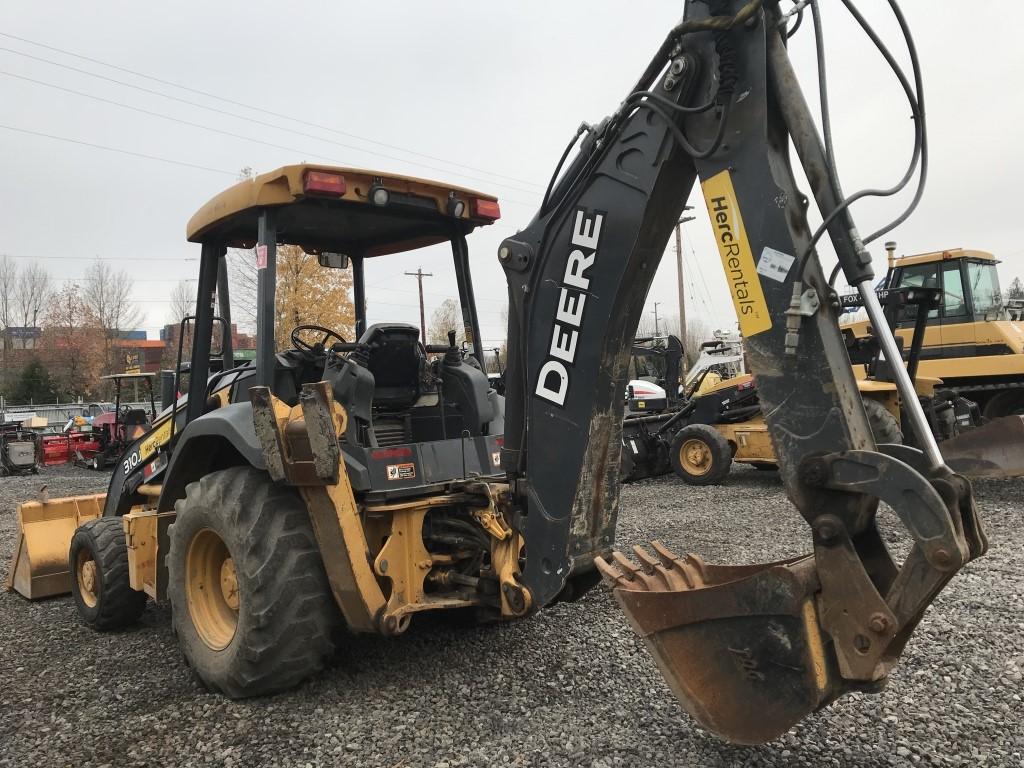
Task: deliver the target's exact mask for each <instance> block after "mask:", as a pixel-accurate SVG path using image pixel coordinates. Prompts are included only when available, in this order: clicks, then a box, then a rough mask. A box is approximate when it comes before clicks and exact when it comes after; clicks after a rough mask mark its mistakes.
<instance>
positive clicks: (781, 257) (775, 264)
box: [757, 246, 796, 283]
mask: <svg viewBox="0 0 1024 768" xmlns="http://www.w3.org/2000/svg"><path fill="white" fill-rule="evenodd" d="M794 261H796V257H794V256H790V255H789V254H788V253H783V252H782V251H776V250H775V249H774V248H769V247H768V246H765V248H764V250H763V251H761V258H760V260H759V261H758V262H757V274H759V275H764V276H765V277H767V278H770V279H772V280H774V281H775V282H777V283H784V282H786V276H787V275H789V268H790V267H792V266H793V262H794Z"/></svg>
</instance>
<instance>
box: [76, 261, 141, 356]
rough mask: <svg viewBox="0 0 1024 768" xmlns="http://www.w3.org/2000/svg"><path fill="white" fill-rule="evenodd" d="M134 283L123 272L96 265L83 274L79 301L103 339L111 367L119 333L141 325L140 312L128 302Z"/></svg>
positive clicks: (99, 262) (98, 263)
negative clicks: (80, 300) (83, 305)
mask: <svg viewBox="0 0 1024 768" xmlns="http://www.w3.org/2000/svg"><path fill="white" fill-rule="evenodd" d="M134 287H135V283H134V282H133V281H132V279H131V277H130V276H129V275H128V273H127V272H125V271H124V270H117V271H115V270H114V269H113V268H111V267H110V266H108V265H107V264H104V263H103V262H102V261H97V262H96V263H95V264H93V265H92V266H91V267H89V269H88V270H86V273H85V287H84V288H83V290H82V301H83V303H84V304H85V308H86V311H87V312H88V315H89V318H90V320H91V322H92V324H93V325H94V326H95V327H97V328H98V329H99V330H100V332H101V333H102V335H103V345H104V359H105V360H106V364H107V366H108V367H109V366H111V364H112V363H113V360H112V359H111V352H112V350H113V348H114V342H115V341H116V340H117V337H118V333H119V332H120V331H124V330H129V329H131V328H132V327H134V326H136V325H138V324H139V323H141V322H142V317H143V316H142V312H140V311H139V308H138V307H137V306H135V304H134V303H133V302H132V298H131V295H132V289H133V288H134Z"/></svg>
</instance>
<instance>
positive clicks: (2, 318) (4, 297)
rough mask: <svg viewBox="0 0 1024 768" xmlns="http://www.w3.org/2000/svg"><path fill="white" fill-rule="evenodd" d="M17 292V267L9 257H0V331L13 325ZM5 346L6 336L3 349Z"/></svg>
mask: <svg viewBox="0 0 1024 768" xmlns="http://www.w3.org/2000/svg"><path fill="white" fill-rule="evenodd" d="M17 290H18V265H17V264H16V263H15V261H14V259H12V258H11V257H10V256H0V330H2V331H6V330H7V329H8V328H9V327H10V326H12V325H14V304H15V300H14V297H15V294H16V293H17ZM6 346H7V334H6V333H5V334H4V337H3V347H4V348H6Z"/></svg>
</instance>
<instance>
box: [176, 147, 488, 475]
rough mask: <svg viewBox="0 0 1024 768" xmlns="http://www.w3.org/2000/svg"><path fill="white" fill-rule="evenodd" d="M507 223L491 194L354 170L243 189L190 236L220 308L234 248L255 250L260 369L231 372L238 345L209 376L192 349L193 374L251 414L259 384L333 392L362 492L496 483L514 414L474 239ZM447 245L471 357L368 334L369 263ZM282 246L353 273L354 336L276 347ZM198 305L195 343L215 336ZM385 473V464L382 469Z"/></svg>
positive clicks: (285, 176) (306, 336)
mask: <svg viewBox="0 0 1024 768" xmlns="http://www.w3.org/2000/svg"><path fill="white" fill-rule="evenodd" d="M499 216H500V210H499V207H498V203H497V200H496V199H495V198H493V197H491V196H488V195H483V194H481V193H479V192H474V191H472V190H467V189H463V188H460V187H452V186H447V185H440V184H436V183H434V182H428V181H424V180H421V179H413V178H409V177H403V176H380V175H378V174H376V173H373V172H368V171H360V170H356V169H350V168H334V167H328V166H319V165H315V166H314V165H305V164H303V165H294V166H286V167H284V168H280V169H278V170H276V171H273V172H271V173H267V174H263V175H261V176H257V177H255V178H253V179H249V180H246V181H243V182H241V183H239V184H237V185H235V186H234V187H231V188H230V189H228V190H226V191H224V192H222V193H221V194H219V195H217V196H216V197H214V198H213V199H212V200H211V201H210V202H208V203H207V204H206V205H205V206H203V208H201V209H200V210H199V211H198V212H197V213H196V215H195V216H193V218H192V220H191V221H190V222H189V225H188V237H189V239H190V240H192V241H198V242H201V243H202V244H203V264H204V265H206V266H205V269H206V272H207V273H208V274H213V275H216V285H217V288H218V294H219V298H221V299H223V295H222V294H224V293H226V270H225V269H224V267H223V254H224V252H225V250H226V248H228V247H235V248H254V247H255V253H256V259H257V266H258V274H259V280H260V283H259V285H260V287H259V290H258V299H257V314H258V324H257V325H258V327H257V344H258V349H257V355H256V361H255V363H250V364H248V365H247V366H246V367H244V368H242V369H236V370H231V362H230V361H229V353H230V343H228V344H227V347H228V349H227V350H226V351H225V352H224V354H223V355H222V357H223V362H218V363H217V364H216V365H210V366H209V367H208V368H207V370H206V371H205V372H204V371H202V370H201V368H202V366H203V361H204V359H206V360H208V359H209V349H207V350H205V351H204V350H202V349H199V350H196V349H195V348H194V350H193V361H192V367H193V369H195V368H196V367H198V368H199V369H200V370H193V371H192V381H194V382H195V381H200V380H203V379H205V378H206V374H207V373H209V372H211V371H215V375H214V379H221V380H222V377H224V376H231V377H232V379H233V384H232V386H231V394H230V396H229V397H228V398H227V400H228V401H229V402H230V403H234V404H238V403H246V404H247V401H248V399H249V398H248V390H249V388H250V387H252V386H254V385H261V386H267V387H269V388H270V391H271V393H272V394H273V395H274V396H275V397H277V398H278V399H279V400H280V401H282V402H283V403H284V404H286V405H288V406H292V407H294V406H296V405H298V403H299V395H300V393H301V391H302V387H303V385H305V384H312V383H316V382H319V381H326V382H327V383H328V384H329V385H330V387H331V390H332V394H333V396H334V399H335V401H336V402H338V403H340V404H341V405H342V406H344V408H345V410H346V413H347V415H348V421H347V428H346V430H345V433H344V434H343V435H341V436H340V438H341V442H342V445H343V450H344V452H345V454H346V462H347V464H348V466H349V474H350V477H351V478H352V482H353V486H354V487H356V489H357V490H360V489H363V490H365V489H371V488H376V487H377V485H378V483H379V481H380V479H381V478H387V480H388V481H389V483H388V485H389V487H394V485H395V484H396V481H405V480H408V481H410V482H412V481H415V482H414V484H421V483H423V482H424V481H425V480H429V479H430V478H431V477H433V478H435V479H437V480H447V479H453V478H454V477H455V476H463V475H471V474H494V473H495V472H497V471H498V466H497V459H496V457H497V455H498V452H499V450H500V445H501V442H500V439H501V438H500V435H501V433H502V432H503V431H504V418H503V416H504V405H503V399H502V398H501V396H500V395H498V394H497V393H496V392H495V391H494V390H493V389H492V388H491V386H490V383H489V381H488V378H487V375H486V374H485V373H484V372H483V360H482V356H483V350H480V349H479V345H478V344H474V343H473V342H474V341H475V340H477V339H479V338H480V333H479V323H478V320H477V311H476V305H475V300H474V296H473V286H472V280H471V277H470V270H469V261H468V247H467V245H466V235H467V234H468V233H470V232H472V231H473V230H474V229H475V228H476V227H478V226H483V225H487V224H490V223H493V221H495V220H496V219H497V218H499ZM443 242H448V243H450V245H451V249H452V257H453V260H454V267H455V274H456V279H457V282H458V289H459V303H460V306H461V316H462V318H463V323H464V328H463V329H462V330H463V332H464V335H465V338H466V339H467V341H468V342H469V345H468V347H467V348H465V349H460V348H459V347H457V346H456V344H455V336H456V333H455V329H451V331H450V332H449V343H448V344H443V345H429V344H426V343H425V342H424V340H423V339H421V338H420V329H419V328H417V327H415V326H413V325H409V324H406V323H399V322H382V323H375V324H373V325H368V323H367V311H366V310H367V305H368V303H369V304H370V305H371V306H372V301H373V298H372V297H367V295H366V281H365V267H366V262H367V260H368V259H374V258H386V257H388V256H390V255H392V254H397V253H403V252H406V251H410V250H413V249H416V248H421V247H424V246H428V245H435V244H438V243H443ZM278 245H294V246H299V247H300V248H302V250H303V251H304V252H305V253H307V254H311V255H315V256H316V257H317V261H318V263H319V265H320V267H321V268H323V269H325V270H327V269H347V270H351V275H352V293H353V299H354V302H353V303H354V306H355V318H354V320H355V322H354V328H350V329H342V328H327V327H323V326H319V325H309V324H301V325H297V326H295V327H294V328H291V329H290V341H291V349H285V350H275V349H274V348H273V338H274V329H273V322H274V315H275V313H274V312H273V311H272V310H273V308H274V291H273V285H272V284H271V281H270V280H269V279H268V278H267V276H268V275H273V274H274V269H275V266H276V265H275V252H276V247H277V246H278ZM215 270H219V273H220V274H218V273H217V272H215ZM202 272H203V267H202V266H201V273H202ZM201 280H202V278H201ZM275 282H276V281H275ZM202 290H203V287H202V285H201V286H200V292H202ZM199 307H200V313H199V316H198V317H197V319H196V325H197V330H196V339H197V340H198V339H200V338H201V337H202V336H203V335H204V334H203V330H202V328H201V326H203V324H204V321H203V318H202V316H201V315H202V309H203V304H202V302H200V304H199ZM219 313H220V316H219V317H216V318H214V317H212V309H211V311H210V313H209V314H210V315H211V318H210V319H209V320H208V321H207V322H208V323H210V324H211V325H212V324H213V323H215V322H217V321H220V322H221V323H222V325H223V326H224V327H230V305H229V302H228V301H224V300H221V301H220V308H219ZM309 314H311V315H313V316H315V314H316V313H315V312H311V313H309ZM353 331H354V333H353ZM196 346H199V345H196ZM197 374H198V375H197ZM199 375H202V376H203V379H200V376H199ZM211 381H213V380H211ZM207 391H208V392H212V391H213V387H212V386H208V388H207ZM194 399H195V400H196V401H199V398H192V397H190V398H189V403H190V407H191V406H192V402H193V400H194ZM213 407H219V406H218V403H213ZM196 410H197V411H198V406H197V408H196ZM205 410H207V411H208V410H209V405H208V407H207V408H206V409H205ZM201 415H202V414H201V413H197V414H196V415H195V416H191V415H190V417H189V420H190V421H191V420H192V418H198V416H201ZM466 438H470V439H473V440H476V441H479V440H483V443H481V444H480V445H479V446H474V447H472V449H470V450H468V454H469V456H468V458H467V456H466V455H465V454H466V453H467V450H466V449H465V448H459V449H458V451H456V452H453V450H452V447H451V446H447V443H449V442H451V441H454V442H455V443H456V444H457V443H458V442H459V441H463V440H465V439H466ZM406 448H408V450H406ZM455 453H458V454H459V456H458V461H455V460H454V458H453V457H455ZM397 459H402V460H401V461H397ZM406 459H410V460H406ZM378 460H380V461H378ZM375 463H381V464H382V467H381V468H379V469H380V471H376V469H375V466H374V465H375ZM416 464H422V465H423V466H418V467H414V466H413V465H416ZM456 465H458V467H457V471H456ZM396 467H397V469H396ZM417 470H418V471H417ZM398 475H401V477H399V476H398ZM397 484H398V485H407V484H408V483H404V482H397Z"/></svg>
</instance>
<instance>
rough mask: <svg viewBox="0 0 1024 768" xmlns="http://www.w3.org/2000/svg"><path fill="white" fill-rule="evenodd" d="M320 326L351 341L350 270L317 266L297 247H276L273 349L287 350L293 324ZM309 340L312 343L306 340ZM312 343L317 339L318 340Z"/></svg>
mask: <svg viewBox="0 0 1024 768" xmlns="http://www.w3.org/2000/svg"><path fill="white" fill-rule="evenodd" d="M308 324H312V325H322V326H324V327H326V328H330V329H332V330H334V331H337V332H338V333H340V334H341V335H342V336H344V337H345V340H346V341H353V340H354V339H353V335H354V334H355V326H356V309H355V303H354V302H353V300H352V270H351V269H328V268H326V267H321V266H320V262H319V261H318V260H317V257H316V256H311V255H310V254H308V253H306V252H305V251H303V250H302V248H300V247H299V246H297V245H279V246H278V247H277V298H276V311H275V317H274V336H275V346H276V347H277V348H278V349H287V348H289V347H290V346H291V340H290V338H289V336H290V334H291V331H292V328H294V327H295V326H296V325H308ZM310 340H311V341H312V340H314V339H313V338H312V337H310ZM315 340H317V341H318V340H319V337H318V338H317V339H315Z"/></svg>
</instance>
